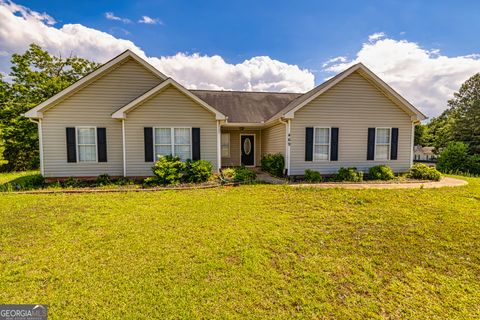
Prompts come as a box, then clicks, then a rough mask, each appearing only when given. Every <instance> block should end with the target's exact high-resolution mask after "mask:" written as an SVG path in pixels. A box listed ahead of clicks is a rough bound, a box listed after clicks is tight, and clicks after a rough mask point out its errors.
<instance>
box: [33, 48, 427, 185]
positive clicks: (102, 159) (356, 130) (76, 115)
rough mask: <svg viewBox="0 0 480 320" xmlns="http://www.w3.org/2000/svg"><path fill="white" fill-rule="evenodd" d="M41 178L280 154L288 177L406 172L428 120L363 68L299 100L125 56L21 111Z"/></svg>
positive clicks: (235, 162)
mask: <svg viewBox="0 0 480 320" xmlns="http://www.w3.org/2000/svg"><path fill="white" fill-rule="evenodd" d="M25 116H26V117H29V118H30V119H32V121H35V122H37V123H38V133H39V139H40V160H41V161H40V163H41V173H42V175H44V176H45V177H70V176H74V177H94V176H98V175H101V174H109V175H111V176H126V177H144V176H149V175H151V174H152V172H151V167H152V166H153V164H154V161H155V160H156V159H157V158H158V157H160V156H163V155H168V154H173V155H177V156H179V157H180V158H182V159H187V158H190V159H204V160H208V161H210V162H211V163H212V165H213V166H214V168H215V169H216V170H218V169H220V168H221V167H225V166H240V165H245V166H259V165H260V159H261V157H262V155H264V154H268V153H281V154H283V155H284V157H285V172H286V174H288V175H303V174H304V171H305V169H312V170H317V171H319V172H320V173H322V174H331V173H335V172H337V171H338V169H339V168H340V167H351V166H354V167H357V168H358V169H359V170H367V169H368V168H369V167H371V166H374V165H378V164H386V165H389V166H390V167H391V168H392V169H393V170H394V171H396V172H402V171H407V170H408V169H409V167H410V166H411V164H412V160H413V132H414V126H415V124H417V123H419V121H421V120H423V119H425V118H426V117H425V116H424V115H423V114H422V113H421V112H420V111H419V110H418V109H416V108H415V107H414V106H413V105H412V104H410V103H409V102H408V101H407V100H405V99H404V98H403V97H401V96H400V95H399V94H398V93H397V92H395V91H394V90H393V89H392V88H391V87H390V86H388V85H387V84H386V83H385V82H383V81H382V80H381V79H380V78H379V77H378V76H376V75H375V74H374V73H373V72H372V71H370V70H369V69H368V68H366V67H365V66H364V65H363V64H360V63H359V64H356V65H354V66H352V67H350V68H348V69H347V70H345V71H343V72H342V73H340V74H338V75H336V76H335V77H333V78H331V79H329V80H328V81H326V82H325V83H323V84H321V85H319V86H317V87H315V88H314V89H312V90H310V91H309V92H306V93H304V94H300V93H282V92H246V91H241V92H239V91H211V90H188V89H186V88H185V87H183V86H182V85H181V84H179V83H177V82H176V81H175V80H174V79H172V78H168V77H167V76H165V75H164V74H162V73H161V72H160V71H158V70H157V69H156V68H154V67H153V66H151V65H150V64H148V63H147V62H146V61H145V60H143V59H142V58H140V57H139V56H137V55H136V54H135V53H133V52H131V51H125V52H124V53H122V54H120V55H119V56H117V57H115V58H114V59H112V60H110V61H109V62H107V63H105V64H104V65H102V66H101V67H99V68H98V69H97V70H95V71H94V72H92V73H90V74H88V75H86V76H85V77H83V78H82V79H80V80H79V81H77V82H75V83H74V84H72V85H71V86H69V87H68V88H66V89H64V90H63V91H61V92H59V93H58V94H56V95H54V96H53V97H51V98H49V99H48V100H46V101H44V102H43V103H41V104H40V105H38V106H36V107H35V108H33V109H31V110H29V111H28V112H26V113H25Z"/></svg>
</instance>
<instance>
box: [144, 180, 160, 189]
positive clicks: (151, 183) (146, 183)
mask: <svg viewBox="0 0 480 320" xmlns="http://www.w3.org/2000/svg"><path fill="white" fill-rule="evenodd" d="M159 184H160V182H159V181H158V178H157V177H148V178H145V179H144V180H143V182H142V185H143V186H144V187H146V188H148V187H154V186H157V185H159Z"/></svg>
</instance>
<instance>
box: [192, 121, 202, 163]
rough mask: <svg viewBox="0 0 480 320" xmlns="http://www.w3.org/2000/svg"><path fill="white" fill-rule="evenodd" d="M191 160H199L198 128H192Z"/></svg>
mask: <svg viewBox="0 0 480 320" xmlns="http://www.w3.org/2000/svg"><path fill="white" fill-rule="evenodd" d="M192 160H200V128H192Z"/></svg>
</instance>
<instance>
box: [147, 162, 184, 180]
mask: <svg viewBox="0 0 480 320" xmlns="http://www.w3.org/2000/svg"><path fill="white" fill-rule="evenodd" d="M186 167H187V166H186V164H185V162H182V161H180V158H179V157H176V156H171V155H168V156H164V157H161V158H160V159H158V161H157V162H155V165H154V166H153V167H152V171H153V174H154V175H155V176H156V177H157V179H158V181H159V182H160V183H162V184H177V183H180V182H181V181H182V179H183V177H184V176H185V170H186Z"/></svg>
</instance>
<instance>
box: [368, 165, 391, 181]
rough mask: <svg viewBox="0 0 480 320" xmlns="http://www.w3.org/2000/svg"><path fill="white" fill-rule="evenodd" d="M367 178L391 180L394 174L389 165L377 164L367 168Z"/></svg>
mask: <svg viewBox="0 0 480 320" xmlns="http://www.w3.org/2000/svg"><path fill="white" fill-rule="evenodd" d="M368 178H369V179H372V180H392V179H394V178H395V174H394V173H393V171H392V169H391V168H390V167H389V166H385V165H379V166H374V167H371V168H370V169H368Z"/></svg>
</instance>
